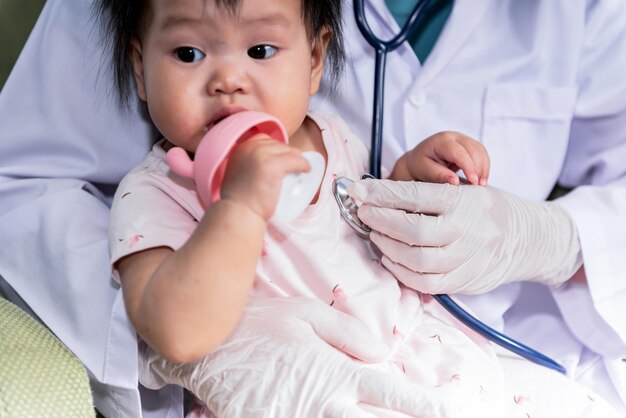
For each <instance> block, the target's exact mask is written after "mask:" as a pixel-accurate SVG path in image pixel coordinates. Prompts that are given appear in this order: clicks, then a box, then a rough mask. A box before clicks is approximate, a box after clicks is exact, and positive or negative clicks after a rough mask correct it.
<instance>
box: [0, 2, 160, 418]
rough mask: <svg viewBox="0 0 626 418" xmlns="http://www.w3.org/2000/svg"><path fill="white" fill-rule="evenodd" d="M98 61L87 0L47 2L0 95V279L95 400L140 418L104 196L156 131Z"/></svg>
mask: <svg viewBox="0 0 626 418" xmlns="http://www.w3.org/2000/svg"><path fill="white" fill-rule="evenodd" d="M102 57H103V53H102V48H101V47H100V45H99V39H98V31H97V30H96V29H94V28H93V19H92V18H91V10H90V2H89V1H83V0H48V1H47V2H46V5H45V7H44V10H43V11H42V14H41V16H40V18H39V20H38V21H37V24H36V26H35V28H34V29H33V31H32V33H31V36H30V38H29V39H28V41H27V43H26V45H25V47H24V49H23V51H22V54H21V55H20V57H19V59H18V61H17V63H16V65H15V67H14V68H13V71H12V73H11V74H10V76H9V78H8V80H7V82H6V84H5V86H4V88H3V90H2V92H1V93H0V276H2V278H3V279H4V280H6V281H7V282H8V284H9V285H10V286H12V287H13V288H14V290H15V291H16V292H17V293H18V294H19V295H20V296H21V297H22V298H23V299H24V300H25V302H26V303H27V304H28V305H29V306H30V308H32V309H33V310H34V312H35V313H36V314H37V315H38V317H39V318H41V320H42V321H43V322H44V323H45V324H46V325H47V326H48V327H49V328H50V329H51V330H52V331H53V332H54V333H55V334H56V335H57V336H58V337H59V338H60V339H61V340H62V341H63V342H64V343H65V344H66V345H67V346H68V347H69V349H70V350H72V351H73V352H74V353H75V354H76V355H77V356H78V357H79V358H80V360H81V361H82V362H83V363H84V364H85V365H86V367H87V369H88V370H89V373H90V376H91V378H92V383H94V385H95V386H94V400H95V402H96V406H98V408H99V409H100V410H101V411H102V412H103V413H105V414H106V415H107V416H111V417H113V416H118V417H121V416H127V417H131V416H134V417H137V416H140V414H141V412H139V411H138V408H140V407H141V406H140V403H139V398H138V392H137V379H136V374H137V373H136V369H137V363H136V362H137V357H136V351H137V348H136V336H135V332H134V330H133V329H132V327H131V326H130V324H129V322H128V320H127V318H126V316H125V312H124V309H123V303H121V298H120V292H119V290H118V288H117V286H116V285H115V283H114V282H113V280H112V278H111V269H110V265H109V252H108V244H107V227H108V218H109V208H108V202H109V200H110V196H111V195H112V193H113V192H114V188H115V186H116V184H117V182H118V181H119V179H121V177H122V175H123V174H125V173H126V172H127V171H128V170H129V169H130V168H131V167H132V166H133V165H134V164H136V163H137V162H138V161H141V159H142V158H143V157H144V155H145V153H146V152H147V150H148V149H149V145H150V142H151V140H152V137H153V133H152V128H151V126H150V125H149V124H148V123H146V122H144V121H143V120H141V119H140V118H139V117H138V112H127V114H124V115H123V114H122V112H120V111H118V110H117V105H116V103H115V101H114V100H113V97H114V95H113V94H112V92H111V91H108V90H107V89H108V84H110V78H109V77H108V73H107V71H108V68H107V67H106V62H104V60H103V58H102ZM131 113H132V114H131ZM135 113H136V114H137V116H135ZM133 353H135V355H133ZM133 370H135V373H134V374H133V372H132V371H133ZM101 383H104V384H101ZM109 385H110V386H109ZM105 386H106V388H105ZM111 387H117V388H119V389H120V392H119V393H118V395H117V397H114V396H107V394H110V392H107V391H108V390H109V389H110V388H111ZM111 390H112V389H111ZM133 394H134V395H133ZM133 396H134V401H133V400H132V398H133ZM114 402H118V404H117V405H114V404H112V403H114ZM109 411H110V412H109ZM113 411H115V412H113Z"/></svg>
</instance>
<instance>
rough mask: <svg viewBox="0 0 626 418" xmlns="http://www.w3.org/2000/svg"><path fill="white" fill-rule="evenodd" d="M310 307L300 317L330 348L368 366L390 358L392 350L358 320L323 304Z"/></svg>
mask: <svg viewBox="0 0 626 418" xmlns="http://www.w3.org/2000/svg"><path fill="white" fill-rule="evenodd" d="M314 302H315V304H314V305H313V304H312V303H311V304H308V305H307V307H308V308H309V309H304V310H302V311H300V312H299V313H298V314H297V316H298V317H299V318H300V319H301V320H303V321H305V322H307V323H309V324H310V325H311V327H312V328H313V331H314V332H315V333H316V334H317V335H318V336H319V337H320V338H321V339H322V340H324V341H326V342H327V343H328V344H330V345H332V346H334V347H336V348H338V349H339V350H341V351H343V352H344V353H346V354H348V355H350V356H352V357H356V358H358V359H360V360H362V361H364V362H367V363H377V362H381V361H383V360H385V359H386V358H387V357H388V356H389V347H387V345H386V344H385V343H384V342H383V341H381V340H380V339H379V338H378V337H376V336H375V335H374V334H372V332H371V331H370V330H369V329H368V328H367V327H366V326H365V325H364V324H363V323H362V322H361V321H359V320H358V319H357V318H355V317H353V316H350V315H348V314H346V313H344V312H341V311H338V310H337V309H335V308H333V307H331V306H328V305H326V304H325V303H323V302H321V301H317V300H316V301H314Z"/></svg>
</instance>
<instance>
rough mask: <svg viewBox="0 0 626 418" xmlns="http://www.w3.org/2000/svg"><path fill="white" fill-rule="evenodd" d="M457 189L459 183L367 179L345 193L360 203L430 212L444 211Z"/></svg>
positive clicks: (450, 203) (356, 183) (454, 197)
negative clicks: (453, 184) (455, 184)
mask: <svg viewBox="0 0 626 418" xmlns="http://www.w3.org/2000/svg"><path fill="white" fill-rule="evenodd" d="M459 192H460V190H459V187H458V186H452V185H449V184H435V183H423V182H419V181H393V180H372V179H366V180H358V181H355V182H354V183H352V184H350V185H349V186H348V194H349V195H350V196H351V197H352V198H354V199H356V200H357V201H359V202H362V203H367V204H369V205H371V206H379V207H384V208H392V209H402V210H404V211H406V212H412V213H425V214H431V215H440V214H444V213H446V212H447V211H448V209H449V208H450V207H451V206H452V205H454V203H455V202H456V200H457V198H458V196H459Z"/></svg>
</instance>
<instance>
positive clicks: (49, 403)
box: [0, 298, 95, 418]
mask: <svg viewBox="0 0 626 418" xmlns="http://www.w3.org/2000/svg"><path fill="white" fill-rule="evenodd" d="M0 417H2V418H18V417H19V418H22V417H50V418H54V417H63V418H65V417H95V411H94V407H93V399H92V396H91V390H90V388H89V379H88V377H87V372H86V370H85V368H84V366H83V365H82V364H81V363H80V361H79V360H78V359H77V358H76V357H75V356H74V355H73V354H72V353H71V352H70V351H69V350H68V349H67V348H66V347H65V346H64V345H63V344H62V343H61V342H60V341H59V340H58V339H57V338H56V337H55V336H54V335H53V334H52V333H51V332H50V331H49V330H48V329H46V328H45V327H44V326H42V325H41V324H40V323H39V322H37V321H35V320H34V319H33V318H31V317H30V316H29V315H28V314H26V313H25V312H24V311H22V310H21V309H19V308H18V307H17V306H15V305H13V304H12V303H10V302H8V301H7V300H5V299H2V298H0Z"/></svg>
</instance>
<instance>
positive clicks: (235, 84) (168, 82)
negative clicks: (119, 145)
mask: <svg viewBox="0 0 626 418" xmlns="http://www.w3.org/2000/svg"><path fill="white" fill-rule="evenodd" d="M135 49H136V53H135V56H134V57H133V65H134V70H135V79H136V81H137V88H138V92H139V96H140V97H141V98H142V99H143V100H145V101H146V102H147V104H148V109H149V111H150V116H151V118H152V120H153V122H154V123H155V125H156V126H157V128H158V129H159V131H160V132H161V133H162V134H163V135H164V136H165V137H166V138H167V139H168V140H169V141H170V142H172V143H173V144H175V145H177V146H180V147H183V148H185V149H187V150H189V151H195V149H196V147H197V145H198V143H199V142H200V140H201V139H202V137H203V136H204V134H205V132H206V131H207V130H208V129H210V128H211V127H212V126H213V125H214V124H215V123H216V122H217V121H219V120H220V119H222V118H224V117H225V116H228V115H229V114H231V113H234V112H237V111H241V110H257V111H264V112H267V113H270V114H272V115H274V116H276V117H278V118H279V119H280V120H281V121H282V122H283V123H284V124H285V127H286V128H287V131H288V133H289V135H290V136H291V135H293V134H295V133H296V132H297V131H298V129H300V126H301V124H302V121H303V120H304V118H305V116H306V112H307V109H308V100H309V96H310V95H312V94H314V93H315V92H316V91H317V89H318V87H319V80H320V77H321V73H322V62H323V55H322V54H323V52H320V51H319V48H312V45H311V41H310V40H309V38H308V37H307V32H306V28H305V25H304V22H303V20H302V14H301V3H300V0H242V2H241V6H240V8H239V10H238V11H237V12H236V13H235V14H233V13H230V12H229V11H228V10H225V9H224V8H220V7H217V6H216V4H215V2H214V1H211V0H208V1H207V0H151V1H150V10H149V12H148V16H147V22H146V26H145V31H144V33H143V36H142V39H141V42H140V45H136V48H135Z"/></svg>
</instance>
